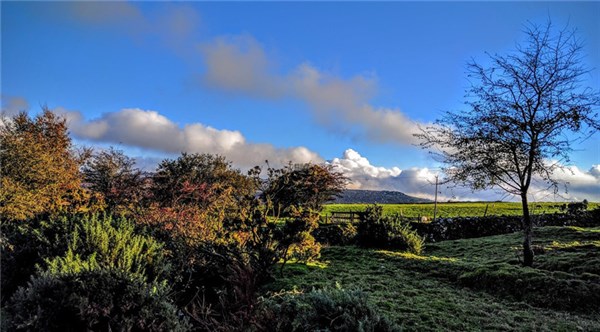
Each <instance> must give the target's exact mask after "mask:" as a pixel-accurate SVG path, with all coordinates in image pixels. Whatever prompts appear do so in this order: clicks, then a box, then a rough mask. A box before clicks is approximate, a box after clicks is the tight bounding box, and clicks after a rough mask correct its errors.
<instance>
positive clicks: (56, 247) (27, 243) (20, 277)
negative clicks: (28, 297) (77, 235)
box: [0, 217, 75, 303]
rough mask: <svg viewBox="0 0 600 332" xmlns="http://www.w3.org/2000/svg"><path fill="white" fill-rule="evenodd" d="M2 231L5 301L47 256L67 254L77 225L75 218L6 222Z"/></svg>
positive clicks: (0, 256)
mask: <svg viewBox="0 0 600 332" xmlns="http://www.w3.org/2000/svg"><path fill="white" fill-rule="evenodd" d="M1 227H2V232H1V234H0V242H1V243H0V246H1V250H2V255H0V258H1V263H0V266H2V268H1V269H0V272H1V278H0V281H1V292H2V303H5V302H6V300H8V299H9V298H10V297H11V295H12V294H13V293H14V292H15V291H16V290H17V289H18V288H19V287H20V286H24V285H25V284H26V283H27V281H28V280H29V279H30V277H31V276H32V275H33V274H34V273H35V271H36V266H37V265H42V264H43V263H44V259H47V258H51V257H55V256H58V255H63V254H64V253H65V251H66V250H67V244H68V243H69V236H70V234H71V233H72V232H73V230H74V228H75V222H74V219H73V218H66V217H63V218H57V219H47V218H40V219H31V220H27V222H19V223H16V222H12V221H9V222H3V223H2V225H1Z"/></svg>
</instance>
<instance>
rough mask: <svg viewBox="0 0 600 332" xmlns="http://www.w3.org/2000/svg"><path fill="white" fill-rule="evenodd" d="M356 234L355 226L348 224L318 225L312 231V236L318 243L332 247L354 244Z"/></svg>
mask: <svg viewBox="0 0 600 332" xmlns="http://www.w3.org/2000/svg"><path fill="white" fill-rule="evenodd" d="M356 234H357V229H356V226H354V225H353V224H352V223H349V222H345V223H341V224H331V225H328V224H320V225H319V227H318V228H317V229H315V230H314V231H313V236H314V237H315V240H317V241H318V242H319V243H323V244H329V245H334V246H338V245H342V246H343V245H351V244H354V243H355V242H356Z"/></svg>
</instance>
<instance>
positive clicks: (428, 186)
mask: <svg viewBox="0 0 600 332" xmlns="http://www.w3.org/2000/svg"><path fill="white" fill-rule="evenodd" d="M330 163H331V164H332V165H334V166H335V167H336V168H337V169H338V170H339V171H340V172H342V173H344V174H345V175H346V176H347V177H348V178H349V179H350V181H351V182H350V184H349V186H348V188H349V189H365V190H394V191H400V192H403V193H405V194H408V195H412V196H417V197H422V198H429V199H433V197H434V194H435V177H436V175H437V176H439V178H440V179H442V178H443V177H444V176H443V174H441V173H439V172H437V171H434V170H431V169H428V168H410V169H404V170H401V169H400V168H398V167H392V168H385V167H381V166H375V165H372V164H371V163H370V162H369V160H368V159H367V158H365V157H363V156H361V155H360V154H359V153H358V152H356V151H354V150H352V149H348V150H346V151H345V152H344V154H343V156H342V157H341V158H334V159H333V160H331V161H330ZM554 178H555V179H556V180H557V181H558V183H559V189H561V190H560V191H559V193H558V194H557V195H555V194H554V192H553V190H551V189H548V186H547V185H544V184H543V183H542V182H541V180H540V179H536V180H535V181H534V185H533V186H532V188H531V190H530V200H531V201H564V200H569V201H581V200H583V199H587V200H589V201H596V202H597V201H600V165H594V166H593V167H592V168H591V169H590V170H589V171H582V170H581V169H579V168H578V167H576V166H570V167H563V168H561V169H558V170H557V171H555V173H554ZM565 188H566V189H567V192H565ZM438 199H439V200H440V201H446V200H482V201H493V200H506V199H509V200H515V199H516V198H514V197H510V196H507V195H506V194H505V193H504V192H502V191H500V190H493V189H492V190H483V191H477V192H473V191H472V190H471V189H470V188H467V187H461V186H457V185H454V184H440V185H439V187H438Z"/></svg>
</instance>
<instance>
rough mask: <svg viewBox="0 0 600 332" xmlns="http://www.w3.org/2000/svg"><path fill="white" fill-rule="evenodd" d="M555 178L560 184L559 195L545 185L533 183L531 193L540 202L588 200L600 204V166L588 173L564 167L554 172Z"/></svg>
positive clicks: (594, 166)
mask: <svg viewBox="0 0 600 332" xmlns="http://www.w3.org/2000/svg"><path fill="white" fill-rule="evenodd" d="M553 178H554V179H555V180H556V181H557V182H558V185H559V187H558V193H557V195H554V193H553V192H552V191H551V190H547V189H546V187H547V186H544V184H543V183H540V181H539V180H538V181H536V182H534V183H533V185H532V188H531V190H530V192H531V193H532V195H533V198H534V199H536V200H538V201H543V200H557V201H563V200H568V201H582V200H584V199H587V200H588V201H592V202H600V165H593V166H592V167H591V168H590V169H589V170H588V171H583V170H581V169H580V168H579V167H577V166H564V167H562V168H557V169H556V170H555V171H554V174H553Z"/></svg>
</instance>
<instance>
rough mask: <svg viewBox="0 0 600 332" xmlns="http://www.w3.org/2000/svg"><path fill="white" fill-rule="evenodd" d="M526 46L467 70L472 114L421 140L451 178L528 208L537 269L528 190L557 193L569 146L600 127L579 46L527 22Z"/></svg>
mask: <svg viewBox="0 0 600 332" xmlns="http://www.w3.org/2000/svg"><path fill="white" fill-rule="evenodd" d="M525 34H526V37H527V38H526V42H525V43H524V44H519V45H517V48H516V51H514V52H513V53H509V54H507V55H489V57H490V60H491V64H490V65H489V67H484V66H482V65H480V64H478V63H476V62H474V61H473V62H471V63H470V64H469V65H468V73H469V78H470V79H471V80H472V85H471V87H470V89H468V91H467V93H468V100H467V102H466V105H467V106H468V109H467V110H466V111H462V112H446V113H445V115H444V116H443V117H442V118H441V119H440V120H438V121H436V122H435V124H434V125H432V126H428V127H426V128H424V129H422V131H421V133H419V134H417V135H416V136H417V137H419V138H420V139H421V144H420V145H421V147H423V148H427V149H434V150H436V152H434V153H435V154H437V155H438V156H441V160H442V161H443V162H444V163H445V167H444V171H445V173H446V175H447V177H448V180H450V181H453V182H455V183H460V184H467V185H469V186H471V187H472V188H474V189H485V188H491V187H497V188H501V189H503V190H504V191H506V192H507V193H509V194H512V195H516V196H519V197H520V199H521V202H522V208H523V219H522V220H523V232H524V241H523V257H524V259H523V264H524V265H526V266H531V265H532V263H533V250H532V247H531V239H532V233H533V232H532V220H531V216H530V213H529V208H528V204H527V203H528V197H527V195H528V192H529V189H530V187H531V184H532V180H533V179H534V177H539V178H540V179H541V180H542V181H544V182H545V183H547V184H548V185H549V186H551V187H554V189H555V190H557V182H556V180H555V179H554V178H553V173H554V171H555V170H556V169H557V168H560V167H563V166H562V165H564V164H565V163H568V162H569V154H570V152H571V151H572V144H573V143H574V142H576V141H578V140H582V139H585V138H587V137H589V136H591V135H592V134H594V133H595V132H597V131H598V130H599V129H600V122H599V120H598V112H597V106H599V105H600V97H599V94H598V92H597V91H594V90H593V89H591V88H589V87H583V86H582V81H583V79H584V78H585V75H586V74H588V73H589V70H588V69H587V68H586V67H585V66H583V65H582V43H581V41H580V40H579V39H578V38H577V36H576V35H575V32H574V31H572V30H567V29H563V30H559V31H555V30H554V29H553V27H552V24H551V22H548V23H547V24H546V25H544V26H539V25H535V24H529V25H528V26H527V27H526V30H525Z"/></svg>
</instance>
